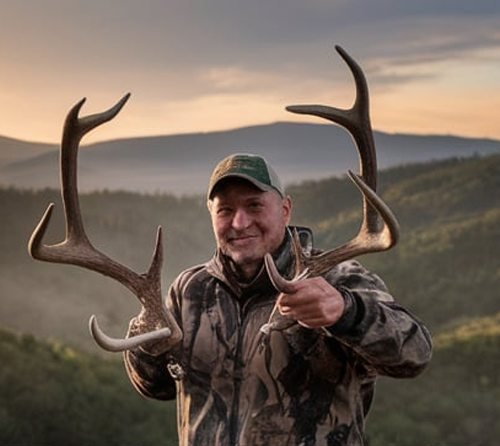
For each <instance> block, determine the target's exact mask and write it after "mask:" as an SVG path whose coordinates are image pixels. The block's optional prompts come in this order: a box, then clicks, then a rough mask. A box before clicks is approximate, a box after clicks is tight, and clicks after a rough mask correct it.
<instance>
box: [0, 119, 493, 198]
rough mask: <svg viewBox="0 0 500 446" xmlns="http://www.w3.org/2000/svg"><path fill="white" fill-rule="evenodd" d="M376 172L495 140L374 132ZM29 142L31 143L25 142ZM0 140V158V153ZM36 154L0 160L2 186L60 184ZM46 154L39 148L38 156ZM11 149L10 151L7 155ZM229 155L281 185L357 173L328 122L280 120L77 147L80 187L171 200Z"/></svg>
mask: <svg viewBox="0 0 500 446" xmlns="http://www.w3.org/2000/svg"><path fill="white" fill-rule="evenodd" d="M374 138H375V142H376V146H377V153H378V163H379V168H381V169H384V168H388V167H393V166H397V165H400V164H407V163H413V162H423V161H431V160H438V159H446V158H451V157H468V156H473V155H488V154H492V153H498V152H500V141H496V140H491V139H485V138H467V137H460V136H452V135H411V134H406V133H385V132H380V131H374ZM26 144H29V143H26ZM50 147H53V150H47V149H49V148H50ZM2 150H3V147H2V139H1V138H0V153H2ZM38 150H39V152H37V153H36V154H35V155H34V156H31V157H24V158H23V159H17V160H13V159H12V158H10V162H4V163H3V164H2V162H1V160H2V158H0V184H1V185H3V186H14V187H19V188H35V189H41V188H45V187H59V173H58V162H57V159H58V150H57V148H56V146H55V145H54V146H51V145H42V146H41V147H38ZM42 150H44V151H42ZM11 152H12V150H11ZM234 152H252V153H258V154H262V155H264V156H265V157H266V158H267V159H268V160H269V162H270V163H272V164H273V166H274V167H275V168H276V170H277V171H278V173H279V174H280V176H281V177H282V180H283V182H284V183H285V184H290V183H292V182H293V183H296V182H298V181H305V180H308V179H319V178H327V177H330V176H332V175H341V174H343V173H344V172H346V171H347V170H348V169H357V164H358V161H357V153H356V150H355V148H354V145H353V142H352V140H351V138H350V136H349V134H348V133H347V132H346V131H345V130H344V129H342V128H340V127H339V126H336V125H331V124H309V123H295V122H287V121H278V122H275V123H271V124H261V125H255V126H247V127H241V128H236V129H232V130H221V131H216V132H198V133H185V134H176V135H166V136H161V135H160V136H143V137H135V138H121V139H113V140H108V141H103V142H96V143H92V144H88V145H82V148H81V151H80V154H79V170H80V172H79V173H80V175H79V176H80V178H79V180H80V181H79V182H80V190H81V191H84V192H91V191H95V190H103V189H106V190H127V191H138V192H143V193H151V192H158V191H160V192H170V193H173V194H177V195H183V194H199V193H203V192H204V190H205V187H206V183H207V179H208V177H209V175H210V171H211V170H212V168H213V167H214V166H215V164H216V163H217V161H219V160H220V159H222V158H223V157H225V156H227V155H228V154H230V153H234Z"/></svg>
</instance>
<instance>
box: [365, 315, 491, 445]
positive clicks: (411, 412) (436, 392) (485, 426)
mask: <svg viewBox="0 0 500 446" xmlns="http://www.w3.org/2000/svg"><path fill="white" fill-rule="evenodd" d="M499 351H500V313H497V314H496V315H495V316H492V317H488V318H480V319H476V320H473V321H471V322H470V323H468V324H465V325H462V326H458V327H456V328H454V329H451V330H450V331H447V332H444V333H442V334H441V335H439V336H437V337H436V339H435V351H434V357H433V360H432V362H431V364H430V366H429V367H428V369H427V370H426V371H425V372H424V373H423V375H422V376H420V377H418V378H417V379H413V380H409V381H395V380H389V379H382V380H380V381H379V385H378V388H377V396H376V398H375V404H374V409H373V411H372V412H371V414H370V416H369V418H368V434H369V438H370V440H371V441H370V446H414V445H416V444H423V445H436V446H462V445H463V446H494V445H496V444H497V441H498V438H500V426H499V424H498V422H497V421H498V417H499V416H500V375H499V374H498V370H499V369H500V355H499V354H498V353H499Z"/></svg>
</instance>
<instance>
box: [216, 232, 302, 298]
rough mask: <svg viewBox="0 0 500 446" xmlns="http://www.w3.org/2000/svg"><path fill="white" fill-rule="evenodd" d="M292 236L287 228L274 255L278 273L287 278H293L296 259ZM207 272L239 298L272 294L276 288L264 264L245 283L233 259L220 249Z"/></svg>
mask: <svg viewBox="0 0 500 446" xmlns="http://www.w3.org/2000/svg"><path fill="white" fill-rule="evenodd" d="M291 240H292V234H291V231H290V228H287V231H286V233H285V237H284V239H283V242H282V243H281V245H280V247H279V248H278V249H277V250H276V251H275V252H273V253H272V257H273V259H274V263H275V265H276V267H277V268H278V271H279V272H280V273H281V275H282V276H283V277H285V278H291V276H292V275H293V271H294V258H293V254H292V249H291ZM207 271H208V273H209V274H211V275H212V276H214V277H216V278H217V279H219V280H220V281H222V282H223V283H225V284H226V285H227V286H229V288H231V290H232V291H233V292H234V293H235V295H236V296H238V297H243V298H244V297H246V296H249V295H253V294H255V293H257V292H258V293H263V292H272V291H273V290H274V287H273V285H272V283H271V280H270V279H269V276H268V274H267V271H266V267H265V265H264V264H262V266H261V268H260V270H259V272H258V273H257V275H256V276H255V277H254V278H253V279H252V280H251V281H250V282H243V281H241V279H240V278H239V277H238V275H237V273H236V272H235V268H234V266H233V264H232V261H231V259H229V258H228V257H227V256H225V255H224V254H222V253H221V251H220V250H219V249H218V250H217V252H216V253H215V255H214V257H213V258H212V259H211V260H210V261H209V262H208V263H207Z"/></svg>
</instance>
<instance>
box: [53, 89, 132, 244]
mask: <svg viewBox="0 0 500 446" xmlns="http://www.w3.org/2000/svg"><path fill="white" fill-rule="evenodd" d="M129 98H130V93H127V94H126V95H124V96H123V97H122V98H121V99H120V100H119V101H118V102H117V103H116V104H115V105H114V106H112V107H111V108H109V109H108V110H106V111H104V112H102V113H96V114H93V115H89V116H85V117H82V118H79V116H78V115H79V113H80V110H81V108H82V106H83V104H84V103H85V101H86V98H83V99H82V100H80V101H79V102H78V103H77V104H76V105H75V106H74V107H73V108H72V109H71V110H70V111H69V113H68V115H67V117H66V121H65V123H64V131H63V137H62V142H61V158H60V172H61V184H62V196H63V205H64V212H65V216H66V234H67V238H68V239H70V240H75V241H77V240H81V241H85V242H88V239H87V236H86V234H85V229H84V227H83V222H82V217H81V211H80V201H79V199H78V183H77V178H78V176H77V158H78V149H79V146H80V141H81V139H82V138H83V137H84V136H85V135H86V134H87V133H89V132H90V131H91V130H93V129H94V128H96V127H98V126H100V125H102V124H104V123H106V122H108V121H110V120H112V119H113V118H114V117H115V116H116V115H117V114H118V113H119V112H120V110H121V109H122V108H123V106H124V105H125V103H126V102H127V101H128V99H129Z"/></svg>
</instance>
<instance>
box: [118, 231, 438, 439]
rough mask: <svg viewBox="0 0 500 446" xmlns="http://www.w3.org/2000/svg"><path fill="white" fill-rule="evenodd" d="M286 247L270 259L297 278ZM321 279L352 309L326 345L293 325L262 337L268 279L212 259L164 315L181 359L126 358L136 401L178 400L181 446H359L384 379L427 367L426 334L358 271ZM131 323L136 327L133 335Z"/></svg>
mask: <svg viewBox="0 0 500 446" xmlns="http://www.w3.org/2000/svg"><path fill="white" fill-rule="evenodd" d="M289 247H290V243H289V237H287V240H286V241H285V242H284V243H283V245H282V246H281V247H280V249H279V250H278V252H277V253H275V255H274V258H275V262H276V264H277V266H278V269H279V270H280V271H281V272H282V273H283V274H284V275H285V276H286V275H288V276H289V275H290V274H291V271H293V259H292V255H291V253H290V249H289ZM325 278H326V279H327V280H328V281H329V283H331V284H332V285H333V286H335V287H336V288H337V289H339V290H340V291H341V293H342V295H343V297H344V299H345V300H346V311H345V313H344V315H343V317H342V318H341V319H340V320H339V321H338V322H337V323H336V324H335V325H334V326H332V327H329V328H328V331H329V333H325V331H323V330H311V329H307V328H304V327H302V326H300V325H298V324H294V325H292V326H291V327H289V328H287V329H286V330H285V331H272V332H271V333H270V334H269V335H268V336H265V335H262V334H261V332H260V328H261V326H262V325H263V324H265V323H266V322H267V321H268V318H269V315H270V312H271V310H272V308H273V306H274V304H275V301H276V297H277V292H276V291H275V289H274V288H273V287H272V285H271V283H270V281H269V278H268V276H267V273H266V271H265V269H263V270H262V271H261V272H260V273H259V274H258V276H257V277H256V278H255V279H254V281H253V282H252V283H250V284H246V285H242V284H241V283H238V281H237V280H236V279H235V277H234V275H233V274H232V273H231V272H230V268H228V267H227V263H226V262H225V261H224V258H223V257H222V256H221V255H220V254H217V255H215V256H214V258H213V259H211V260H210V261H209V262H208V263H206V264H204V265H200V266H196V267H193V268H191V269H189V270H187V271H184V272H183V273H182V274H181V275H180V276H179V277H178V278H177V280H176V281H175V282H174V283H173V285H172V286H171V288H170V290H169V293H168V296H167V305H168V307H169V308H170V309H171V310H172V311H173V313H174V315H175V316H176V318H177V320H178V322H179V324H180V326H181V328H182V330H183V333H184V338H183V341H182V345H181V346H180V347H179V348H178V350H176V351H175V352H169V353H168V354H164V355H160V356H151V355H148V354H146V353H145V352H144V351H142V350H139V349H138V350H134V351H130V352H127V353H126V355H125V363H126V368H127V372H128V374H129V377H130V379H131V381H132V383H133V384H134V386H135V387H136V389H137V390H138V391H139V392H140V393H142V394H143V395H145V396H148V397H152V398H156V399H172V398H175V397H177V411H178V433H179V442H180V445H207V444H210V445H221V446H236V445H239V446H257V445H265V446H272V445H280V446H284V445H308V446H309V445H311V446H312V445H317V446H319V445H327V446H341V445H342V446H359V445H363V444H364V426H365V417H366V415H367V413H368V410H369V408H370V405H371V401H372V397H373V393H374V385H375V379H376V376H377V375H378V374H381V375H388V376H393V377H412V376H415V375H416V374H418V373H419V372H420V371H421V370H422V369H423V368H424V367H425V365H426V364H427V362H428V361H429V359H430V355H431V341H430V336H429V334H428V332H427V330H426V328H425V327H424V326H423V325H422V324H421V323H420V322H419V321H418V320H417V319H416V318H415V317H413V316H412V315H411V314H410V313H409V312H408V311H407V310H405V309H404V308H402V307H401V306H399V305H398V304H396V303H395V302H394V299H393V298H392V297H391V296H390V295H389V294H388V292H387V289H386V287H385V285H384V283H383V282H382V281H381V279H380V278H379V277H377V276H376V275H374V274H372V273H370V272H369V271H367V270H366V269H365V268H363V267H362V266H361V265H360V264H359V263H358V262H356V261H347V262H344V263H342V264H340V265H338V266H337V267H335V268H334V269H333V270H332V271H330V273H328V274H327V275H326V276H325ZM133 326H134V320H132V322H131V327H132V329H133Z"/></svg>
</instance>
